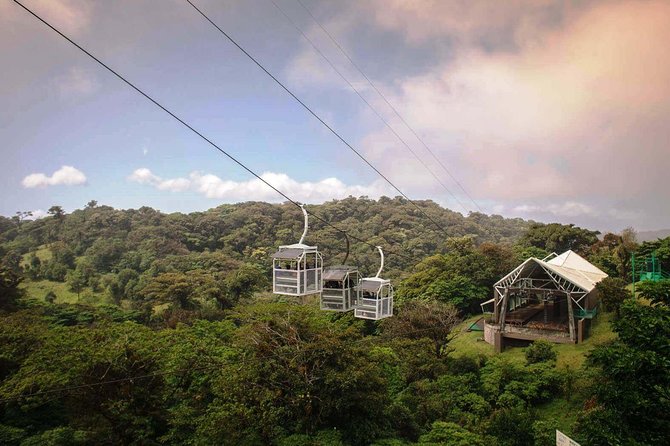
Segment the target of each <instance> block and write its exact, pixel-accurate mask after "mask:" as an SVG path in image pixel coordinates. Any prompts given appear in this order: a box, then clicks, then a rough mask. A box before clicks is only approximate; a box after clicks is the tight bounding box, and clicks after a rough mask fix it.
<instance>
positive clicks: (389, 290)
mask: <svg viewBox="0 0 670 446" xmlns="http://www.w3.org/2000/svg"><path fill="white" fill-rule="evenodd" d="M358 288H359V290H360V298H359V299H358V303H357V304H356V309H355V310H354V316H356V317H357V318H360V319H372V320H374V321H377V320H379V319H384V318H386V317H391V316H393V286H392V285H391V281H390V280H386V279H380V278H378V277H366V278H365V279H363V280H361V284H360V285H359V287H358Z"/></svg>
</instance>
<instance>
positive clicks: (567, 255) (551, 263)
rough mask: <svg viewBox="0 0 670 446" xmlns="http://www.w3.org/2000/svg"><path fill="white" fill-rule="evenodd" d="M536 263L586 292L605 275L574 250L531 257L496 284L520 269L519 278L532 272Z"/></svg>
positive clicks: (605, 275)
mask: <svg viewBox="0 0 670 446" xmlns="http://www.w3.org/2000/svg"><path fill="white" fill-rule="evenodd" d="M537 264H539V265H541V266H542V267H544V268H546V269H547V270H550V271H552V272H553V273H555V274H557V275H559V276H561V277H563V278H564V279H565V280H568V281H570V282H571V283H573V284H574V285H576V286H578V287H579V288H581V289H582V290H584V291H585V292H587V293H588V292H590V291H591V290H593V289H594V288H595V286H596V284H597V283H598V282H600V281H601V280H602V279H604V278H605V277H607V274H606V273H605V272H603V271H602V270H600V269H599V268H598V267H596V266H594V265H593V264H592V263H590V262H589V261H588V260H586V259H585V258H583V257H582V256H580V255H579V254H577V253H576V252H574V251H566V252H564V253H563V254H561V255H559V256H556V257H554V258H553V259H551V260H548V261H544V260H540V259H536V258H534V257H531V258H530V259H528V260H526V261H525V262H523V263H522V264H521V265H519V266H518V267H517V268H515V269H514V271H512V272H511V273H510V274H508V275H507V276H505V277H503V278H502V279H501V280H499V281H498V282H497V283H496V285H499V284H500V283H502V282H503V281H504V280H505V279H507V278H508V277H509V276H510V275H511V274H513V273H515V272H517V271H519V270H520V269H521V270H524V271H521V274H519V276H518V277H519V278H523V277H524V275H526V274H533V271H534V269H533V268H532V267H533V265H537Z"/></svg>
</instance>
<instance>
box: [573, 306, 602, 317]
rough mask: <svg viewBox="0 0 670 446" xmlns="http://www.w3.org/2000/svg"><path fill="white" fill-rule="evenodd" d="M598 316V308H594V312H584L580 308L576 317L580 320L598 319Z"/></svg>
mask: <svg viewBox="0 0 670 446" xmlns="http://www.w3.org/2000/svg"><path fill="white" fill-rule="evenodd" d="M596 314H598V308H597V307H596V308H594V309H593V310H582V309H581V308H578V309H577V310H576V311H575V316H576V317H577V318H579V319H593V318H594V317H596Z"/></svg>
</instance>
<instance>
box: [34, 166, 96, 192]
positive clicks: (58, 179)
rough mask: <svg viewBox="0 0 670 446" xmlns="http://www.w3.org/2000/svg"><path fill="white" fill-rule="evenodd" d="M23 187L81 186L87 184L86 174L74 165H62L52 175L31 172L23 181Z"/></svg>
mask: <svg viewBox="0 0 670 446" xmlns="http://www.w3.org/2000/svg"><path fill="white" fill-rule="evenodd" d="M21 184H23V187H25V188H28V189H31V188H35V187H46V186H60V185H63V186H79V185H82V184H86V175H84V173H83V172H82V171H81V170H79V169H76V168H74V167H72V166H62V167H61V168H60V169H58V170H57V171H55V172H54V173H53V174H52V175H51V176H48V175H46V174H43V173H31V174H30V175H28V176H26V177H25V178H24V179H23V181H22V182H21Z"/></svg>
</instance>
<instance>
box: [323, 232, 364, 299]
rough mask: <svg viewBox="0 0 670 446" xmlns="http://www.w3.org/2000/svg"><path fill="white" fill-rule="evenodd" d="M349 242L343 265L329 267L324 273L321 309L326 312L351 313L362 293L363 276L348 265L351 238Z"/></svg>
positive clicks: (356, 269) (347, 238) (355, 268)
mask: <svg viewBox="0 0 670 446" xmlns="http://www.w3.org/2000/svg"><path fill="white" fill-rule="evenodd" d="M344 236H345V237H346V240H347V254H346V255H345V256H344V261H343V262H342V265H337V266H329V267H327V268H325V269H324V271H323V286H322V291H321V309H322V310H325V311H339V312H344V311H349V310H351V309H353V308H354V307H355V306H356V304H357V302H358V299H359V298H360V294H361V291H360V289H359V287H358V285H359V283H360V281H361V274H360V273H359V272H358V268H357V267H355V266H349V265H346V263H347V259H348V258H349V237H347V235H346V233H345V234H344Z"/></svg>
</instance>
